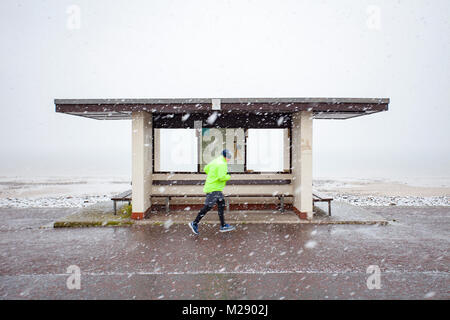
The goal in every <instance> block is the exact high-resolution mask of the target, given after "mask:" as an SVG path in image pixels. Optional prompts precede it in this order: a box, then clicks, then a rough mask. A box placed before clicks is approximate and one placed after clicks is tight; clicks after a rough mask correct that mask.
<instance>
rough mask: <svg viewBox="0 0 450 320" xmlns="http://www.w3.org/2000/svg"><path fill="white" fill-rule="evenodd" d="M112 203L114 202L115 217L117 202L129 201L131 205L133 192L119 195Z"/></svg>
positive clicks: (128, 191) (113, 198)
mask: <svg viewBox="0 0 450 320" xmlns="http://www.w3.org/2000/svg"><path fill="white" fill-rule="evenodd" d="M111 200H112V201H114V215H116V213H117V202H120V201H128V204H131V190H127V191H124V192H122V193H119V194H118V195H115V196H113V197H112V198H111Z"/></svg>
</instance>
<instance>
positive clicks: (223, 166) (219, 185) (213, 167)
mask: <svg viewBox="0 0 450 320" xmlns="http://www.w3.org/2000/svg"><path fill="white" fill-rule="evenodd" d="M227 168H228V167H227V160H225V158H224V157H223V156H220V157H217V158H216V159H214V160H213V161H211V162H210V163H208V164H207V165H206V167H205V173H206V174H207V175H208V176H207V178H206V181H205V186H204V187H203V192H205V193H210V192H213V191H222V190H223V188H225V184H226V183H227V181H228V180H230V178H231V176H230V175H229V174H228V173H227Z"/></svg>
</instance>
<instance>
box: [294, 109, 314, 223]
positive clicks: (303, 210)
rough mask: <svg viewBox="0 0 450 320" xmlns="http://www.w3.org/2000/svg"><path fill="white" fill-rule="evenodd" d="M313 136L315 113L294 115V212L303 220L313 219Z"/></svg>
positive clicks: (308, 112) (303, 112) (305, 112)
mask: <svg viewBox="0 0 450 320" xmlns="http://www.w3.org/2000/svg"><path fill="white" fill-rule="evenodd" d="M312 136H313V113H312V111H300V112H296V113H294V114H292V180H293V181H292V182H293V188H294V203H293V204H294V211H295V212H296V213H297V214H298V215H299V216H300V218H302V219H312V217H313V205H312Z"/></svg>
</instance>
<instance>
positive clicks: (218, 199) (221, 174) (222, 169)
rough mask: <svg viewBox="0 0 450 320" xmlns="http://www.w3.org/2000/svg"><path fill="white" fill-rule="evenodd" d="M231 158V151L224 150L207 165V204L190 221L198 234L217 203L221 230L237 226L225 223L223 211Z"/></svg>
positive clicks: (192, 228)
mask: <svg viewBox="0 0 450 320" xmlns="http://www.w3.org/2000/svg"><path fill="white" fill-rule="evenodd" d="M230 159H231V153H230V152H229V151H228V150H226V149H225V150H223V151H222V155H221V156H220V157H218V158H216V159H214V160H213V161H211V162H210V163H208V165H207V166H206V167H205V173H206V174H207V177H206V181H205V186H204V187H203V192H205V193H206V200H205V205H204V206H203V208H202V209H201V210H200V212H199V213H198V215H197V217H196V218H195V220H194V221H192V222H190V223H189V227H190V228H191V230H192V232H194V233H195V234H198V224H199V222H200V220H201V219H202V218H203V217H204V216H205V214H206V213H207V212H208V211H209V210H211V209H212V207H214V205H215V204H216V203H217V208H218V213H219V219H220V231H221V232H226V231H231V230H234V229H235V228H234V227H232V226H230V225H229V224H226V223H225V218H224V216H223V212H224V209H225V198H224V196H223V193H222V190H223V188H224V187H225V185H226V183H227V181H228V180H230V175H229V174H228V172H227V162H228V160H230Z"/></svg>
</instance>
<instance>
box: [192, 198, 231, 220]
mask: <svg viewBox="0 0 450 320" xmlns="http://www.w3.org/2000/svg"><path fill="white" fill-rule="evenodd" d="M216 203H217V208H218V214H219V219H220V225H221V226H222V227H223V226H224V225H225V218H224V216H223V211H224V209H225V198H224V197H223V193H222V192H221V191H213V192H210V193H208V194H206V200H205V205H204V206H203V208H202V209H201V210H200V212H199V213H198V215H197V218H195V220H194V223H195V224H198V223H199V222H200V220H201V219H202V218H203V217H204V216H205V214H206V213H208V211H209V210H211V209H212V207H214V205H215V204H216Z"/></svg>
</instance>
